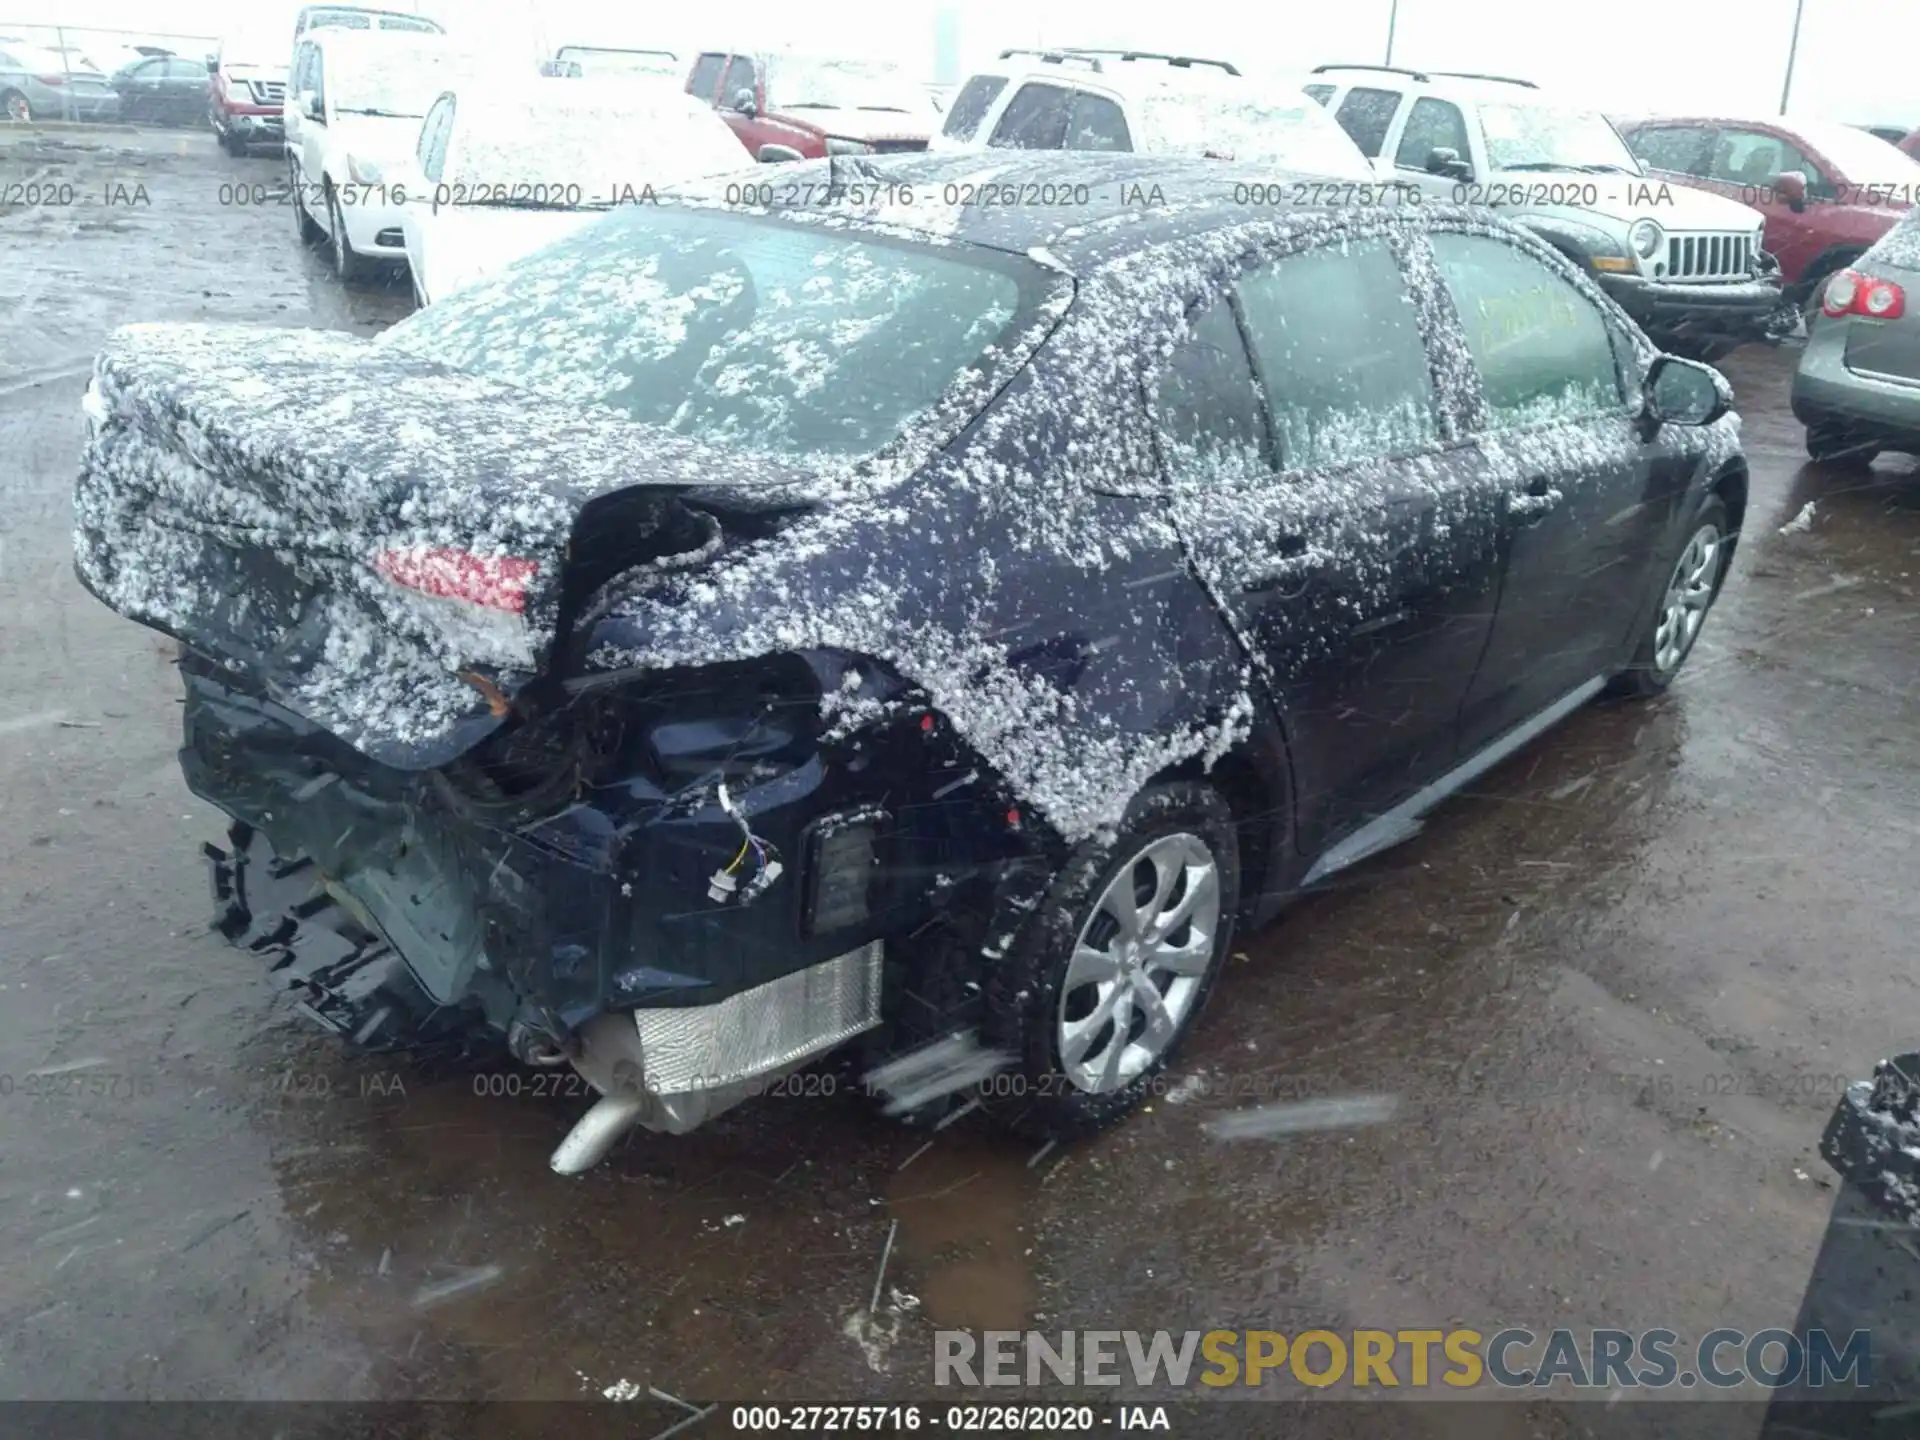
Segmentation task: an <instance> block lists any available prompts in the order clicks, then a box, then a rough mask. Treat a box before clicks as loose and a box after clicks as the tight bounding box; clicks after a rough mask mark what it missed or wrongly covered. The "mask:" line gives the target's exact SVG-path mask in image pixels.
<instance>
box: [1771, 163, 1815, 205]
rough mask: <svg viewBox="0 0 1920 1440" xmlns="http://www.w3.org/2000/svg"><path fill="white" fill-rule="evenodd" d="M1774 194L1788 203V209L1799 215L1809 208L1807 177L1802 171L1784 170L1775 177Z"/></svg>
mask: <svg viewBox="0 0 1920 1440" xmlns="http://www.w3.org/2000/svg"><path fill="white" fill-rule="evenodd" d="M1773 193H1774V194H1776V195H1778V196H1779V197H1780V198H1781V199H1782V200H1784V201H1786V202H1787V208H1788V209H1789V210H1791V211H1793V213H1794V214H1796V215H1798V214H1799V213H1800V212H1801V211H1802V210H1805V209H1806V208H1807V177H1806V173H1805V172H1804V171H1801V170H1783V171H1782V172H1781V173H1780V174H1778V175H1776V176H1774V177H1773Z"/></svg>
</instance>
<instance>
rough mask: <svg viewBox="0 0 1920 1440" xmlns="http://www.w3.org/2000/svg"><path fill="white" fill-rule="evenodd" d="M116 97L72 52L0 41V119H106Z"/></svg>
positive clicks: (104, 80) (116, 104) (113, 113)
mask: <svg viewBox="0 0 1920 1440" xmlns="http://www.w3.org/2000/svg"><path fill="white" fill-rule="evenodd" d="M119 113H120V97H119V96H118V95H117V94H115V93H114V89H113V86H112V84H111V83H109V81H108V80H107V77H106V76H104V75H102V74H101V73H100V72H99V71H98V70H95V69H94V68H93V67H92V66H91V65H89V64H87V63H86V62H85V61H84V60H81V59H80V58H79V57H78V56H74V55H62V54H61V53H60V52H58V51H55V50H43V49H40V48H39V47H38V46H33V45H19V44H14V43H12V42H8V43H6V44H0V120H14V121H27V120H112V119H114V118H115V117H117V116H118V115H119Z"/></svg>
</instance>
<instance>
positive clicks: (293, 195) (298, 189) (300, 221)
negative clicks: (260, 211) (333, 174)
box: [287, 162, 326, 245]
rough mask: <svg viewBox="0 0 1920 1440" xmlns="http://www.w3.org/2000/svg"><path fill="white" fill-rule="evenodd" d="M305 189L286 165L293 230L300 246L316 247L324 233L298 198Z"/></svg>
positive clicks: (291, 167)
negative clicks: (296, 233) (297, 235)
mask: <svg viewBox="0 0 1920 1440" xmlns="http://www.w3.org/2000/svg"><path fill="white" fill-rule="evenodd" d="M305 188H306V187H305V186H303V185H302V184H301V183H300V177H299V175H298V174H297V173H296V172H295V171H294V168H293V165H292V163H291V162H289V163H288V165H287V198H288V199H289V200H290V201H291V202H292V203H293V223H294V228H295V230H296V231H297V232H298V233H299V236H300V243H301V244H302V245H318V244H319V243H320V239H321V236H323V235H324V234H325V233H326V232H325V231H323V230H322V229H321V228H320V227H319V225H317V224H316V223H314V218H313V216H311V215H309V214H308V213H307V207H306V204H305V202H304V201H302V200H301V198H300V196H301V195H302V194H303V193H304V191H305Z"/></svg>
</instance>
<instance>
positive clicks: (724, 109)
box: [687, 50, 940, 160]
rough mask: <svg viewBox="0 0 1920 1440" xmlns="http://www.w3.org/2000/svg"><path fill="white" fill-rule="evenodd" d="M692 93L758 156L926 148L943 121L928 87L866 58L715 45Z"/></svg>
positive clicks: (691, 82) (697, 67)
mask: <svg viewBox="0 0 1920 1440" xmlns="http://www.w3.org/2000/svg"><path fill="white" fill-rule="evenodd" d="M687 93H688V94H690V95H697V96H698V97H699V98H700V99H702V100H705V101H707V102H708V103H709V104H711V105H712V106H713V107H714V108H715V109H716V110H718V111H719V112H720V116H721V118H722V119H724V120H725V121H726V122H727V124H729V125H730V126H732V127H733V133H734V134H736V135H738V136H739V137H740V143H741V144H742V145H744V146H746V147H747V151H748V153H749V154H751V155H752V156H753V157H754V158H755V159H756V160H817V159H819V158H820V157H821V156H823V155H876V154H890V153H893V152H896V151H908V150H925V149H926V148H927V142H928V141H929V140H930V139H931V138H932V136H933V133H934V131H936V130H938V129H939V128H940V114H939V112H938V111H937V110H935V109H934V107H933V102H932V101H931V99H929V97H928V95H927V92H926V89H925V87H924V86H921V85H918V84H916V83H915V82H914V81H913V80H911V79H910V78H908V77H907V76H906V74H905V72H903V71H901V70H899V69H896V68H895V67H892V66H888V65H881V64H875V63H871V62H865V61H857V60H816V59H810V58H806V57H803V56H797V55H784V54H783V55H764V54H761V55H752V54H737V53H734V54H729V53H727V52H724V51H715V50H709V51H707V52H706V53H704V54H702V55H701V56H700V57H699V58H698V59H696V60H695V61H694V62H693V71H692V73H691V74H690V75H689V76H688V77H687Z"/></svg>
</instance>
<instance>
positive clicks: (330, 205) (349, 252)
mask: <svg viewBox="0 0 1920 1440" xmlns="http://www.w3.org/2000/svg"><path fill="white" fill-rule="evenodd" d="M327 224H328V226H329V227H330V228H331V230H332V234H331V236H330V237H329V248H330V249H331V251H332V253H333V273H334V274H335V275H336V276H338V277H339V278H340V279H341V280H358V279H359V278H360V276H361V275H362V274H364V273H365V271H366V261H364V260H363V259H361V258H360V252H359V251H357V250H355V249H354V248H353V241H351V240H349V239H348V238H347V217H346V216H345V215H343V214H342V213H341V211H340V194H339V192H338V191H336V190H335V189H334V188H333V186H331V185H329V186H327Z"/></svg>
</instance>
